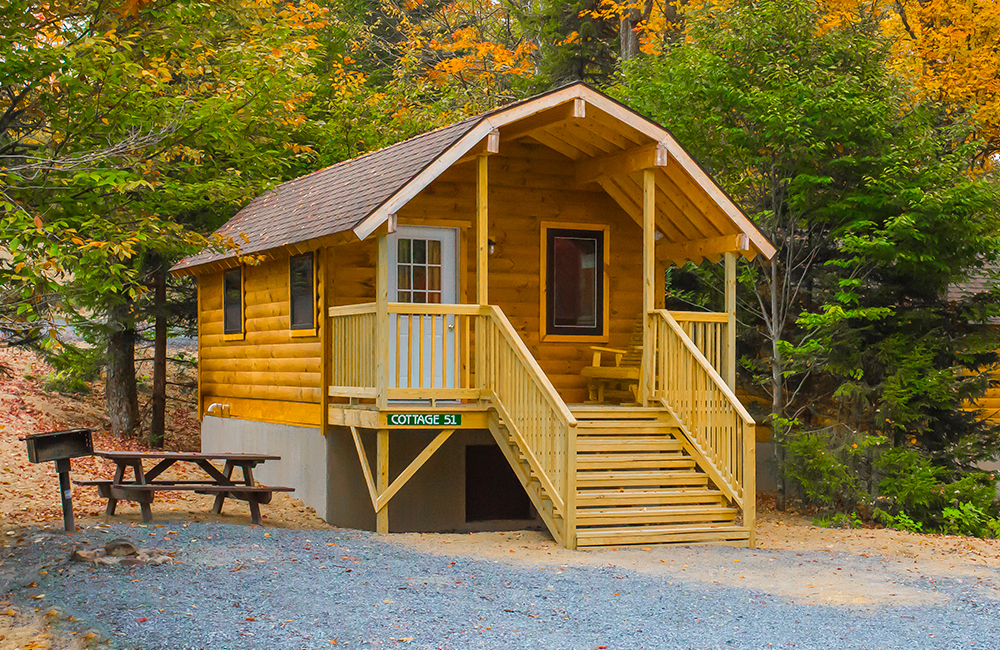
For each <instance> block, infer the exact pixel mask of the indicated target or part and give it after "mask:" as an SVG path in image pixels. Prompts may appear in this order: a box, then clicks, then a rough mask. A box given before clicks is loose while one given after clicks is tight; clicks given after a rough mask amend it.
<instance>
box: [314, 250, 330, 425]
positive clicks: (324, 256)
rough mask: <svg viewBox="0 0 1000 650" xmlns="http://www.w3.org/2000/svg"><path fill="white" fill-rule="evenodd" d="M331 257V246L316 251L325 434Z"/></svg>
mask: <svg viewBox="0 0 1000 650" xmlns="http://www.w3.org/2000/svg"><path fill="white" fill-rule="evenodd" d="M331 258H332V255H331V251H330V248H329V247H323V248H321V249H319V250H318V251H316V262H317V263H318V264H319V272H318V273H316V277H317V282H318V284H319V287H318V289H319V300H318V303H319V310H318V311H317V313H316V314H315V316H314V318H316V319H317V320H316V326H317V327H318V328H319V340H320V341H321V343H320V345H322V348H321V350H322V351H321V352H320V371H319V374H320V377H322V379H321V383H320V388H322V389H323V392H322V393H320V396H319V399H320V402H319V411H320V417H321V418H322V424H320V428H319V430H320V431H322V432H323V435H324V436H325V435H326V434H327V431H329V429H330V357H331V356H332V354H333V346H332V344H331V340H330V313H329V304H330V302H331V301H330V296H329V291H330V287H331V286H332V284H333V283H332V282H331V281H330V276H331V273H330V260H331Z"/></svg>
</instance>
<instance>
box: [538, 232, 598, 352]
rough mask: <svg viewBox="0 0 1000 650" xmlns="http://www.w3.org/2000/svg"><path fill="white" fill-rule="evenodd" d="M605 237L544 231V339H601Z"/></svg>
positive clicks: (595, 233) (596, 234)
mask: <svg viewBox="0 0 1000 650" xmlns="http://www.w3.org/2000/svg"><path fill="white" fill-rule="evenodd" d="M604 237H605V232H604V230H576V229H567V228H548V229H547V230H546V238H545V240H546V241H545V246H546V250H545V253H546V255H545V259H546V269H545V298H546V304H545V334H546V335H560V336H567V335H568V336H602V335H604V333H605V332H604V329H605V328H604V244H605V242H604Z"/></svg>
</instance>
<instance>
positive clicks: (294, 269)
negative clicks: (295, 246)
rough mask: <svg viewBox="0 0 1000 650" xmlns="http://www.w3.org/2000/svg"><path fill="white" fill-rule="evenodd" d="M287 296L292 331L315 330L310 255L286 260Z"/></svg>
mask: <svg viewBox="0 0 1000 650" xmlns="http://www.w3.org/2000/svg"><path fill="white" fill-rule="evenodd" d="M288 295H289V299H290V301H291V304H290V306H289V313H290V314H291V326H292V329H293V330H311V329H315V328H316V286H315V276H314V274H313V254H312V253H306V254H305V255H296V256H295V257H292V258H290V259H289V260H288Z"/></svg>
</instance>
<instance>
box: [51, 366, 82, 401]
mask: <svg viewBox="0 0 1000 650" xmlns="http://www.w3.org/2000/svg"><path fill="white" fill-rule="evenodd" d="M42 388H44V389H45V390H47V391H49V392H53V393H63V394H69V395H85V394H87V393H89V392H90V386H88V385H87V382H85V381H84V380H83V379H82V378H81V377H80V376H79V375H76V374H73V373H72V372H70V371H68V370H60V371H58V372H51V373H49V374H48V376H46V378H45V381H44V382H43V384H42Z"/></svg>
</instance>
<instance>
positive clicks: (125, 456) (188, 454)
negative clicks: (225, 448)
mask: <svg viewBox="0 0 1000 650" xmlns="http://www.w3.org/2000/svg"><path fill="white" fill-rule="evenodd" d="M94 455H95V456H101V457H102V458H108V459H110V460H143V459H152V460H231V461H235V462H263V461H265V460H281V456H273V455H270V454H231V453H212V454H203V453H200V452H195V451H95V452H94Z"/></svg>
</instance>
